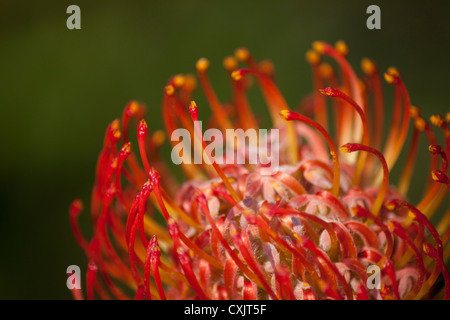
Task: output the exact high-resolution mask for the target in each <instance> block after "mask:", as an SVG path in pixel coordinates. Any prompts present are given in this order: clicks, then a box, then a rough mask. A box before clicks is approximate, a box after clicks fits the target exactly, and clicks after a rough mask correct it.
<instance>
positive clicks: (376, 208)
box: [340, 143, 389, 216]
mask: <svg viewBox="0 0 450 320" xmlns="http://www.w3.org/2000/svg"><path fill="white" fill-rule="evenodd" d="M340 149H341V151H343V152H355V151H359V150H362V151H366V152H370V153H372V154H373V155H375V156H376V157H377V158H378V159H379V160H380V162H381V165H382V167H383V182H382V184H381V187H380V190H379V192H378V195H377V198H376V199H375V202H374V204H373V206H372V209H371V210H370V211H371V212H372V214H374V215H375V216H378V213H379V212H380V209H381V206H382V205H383V201H384V198H385V196H386V192H387V190H388V188H389V169H388V167H387V164H386V160H385V159H384V157H383V155H382V154H381V152H379V151H378V150H375V149H373V148H371V147H368V146H364V145H362V144H359V143H347V144H345V145H343V146H342V147H341V148H340Z"/></svg>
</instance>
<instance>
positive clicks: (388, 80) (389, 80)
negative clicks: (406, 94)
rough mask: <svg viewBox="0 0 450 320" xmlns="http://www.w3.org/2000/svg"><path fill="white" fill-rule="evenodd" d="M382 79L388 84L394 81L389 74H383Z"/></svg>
mask: <svg viewBox="0 0 450 320" xmlns="http://www.w3.org/2000/svg"><path fill="white" fill-rule="evenodd" d="M384 79H385V80H386V82H388V83H394V81H395V78H394V77H393V76H392V75H391V74H389V73H385V74H384Z"/></svg>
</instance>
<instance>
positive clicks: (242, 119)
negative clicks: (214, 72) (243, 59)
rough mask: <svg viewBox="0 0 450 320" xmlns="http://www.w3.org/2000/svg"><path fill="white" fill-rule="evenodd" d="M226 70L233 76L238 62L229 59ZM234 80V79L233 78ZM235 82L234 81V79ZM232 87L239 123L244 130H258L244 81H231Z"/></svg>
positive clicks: (225, 63) (231, 58)
mask: <svg viewBox="0 0 450 320" xmlns="http://www.w3.org/2000/svg"><path fill="white" fill-rule="evenodd" d="M223 65H224V68H225V69H226V70H227V71H228V74H229V76H230V78H231V75H232V74H233V72H234V71H235V70H236V68H237V61H236V59H234V58H233V57H227V58H225V59H224V61H223ZM231 79H232V78H231ZM232 80H233V79H232ZM231 86H232V90H233V102H234V104H235V106H236V109H237V114H238V116H239V123H240V124H241V127H242V129H244V130H247V129H255V130H256V129H258V124H257V123H256V118H255V116H254V114H253V113H252V110H251V108H250V105H249V102H248V100H247V97H246V95H245V90H246V88H245V84H244V81H243V80H235V81H231Z"/></svg>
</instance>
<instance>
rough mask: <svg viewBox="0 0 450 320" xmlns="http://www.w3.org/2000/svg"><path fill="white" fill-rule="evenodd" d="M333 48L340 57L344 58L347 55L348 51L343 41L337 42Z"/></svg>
mask: <svg viewBox="0 0 450 320" xmlns="http://www.w3.org/2000/svg"><path fill="white" fill-rule="evenodd" d="M334 47H335V48H336V50H337V51H338V52H339V53H340V54H341V55H342V56H344V57H346V56H347V55H348V52H349V49H348V46H347V44H346V43H345V42H344V41H342V40H339V41H338V42H336V44H335V46H334Z"/></svg>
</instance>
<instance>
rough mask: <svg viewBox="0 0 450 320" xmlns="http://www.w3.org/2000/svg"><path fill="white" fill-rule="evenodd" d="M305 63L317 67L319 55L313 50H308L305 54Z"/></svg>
mask: <svg viewBox="0 0 450 320" xmlns="http://www.w3.org/2000/svg"><path fill="white" fill-rule="evenodd" d="M305 58H306V61H308V63H310V64H312V65H314V66H315V65H318V64H319V63H320V55H319V54H318V53H317V52H316V51H314V50H308V51H307V52H306V54H305Z"/></svg>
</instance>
